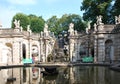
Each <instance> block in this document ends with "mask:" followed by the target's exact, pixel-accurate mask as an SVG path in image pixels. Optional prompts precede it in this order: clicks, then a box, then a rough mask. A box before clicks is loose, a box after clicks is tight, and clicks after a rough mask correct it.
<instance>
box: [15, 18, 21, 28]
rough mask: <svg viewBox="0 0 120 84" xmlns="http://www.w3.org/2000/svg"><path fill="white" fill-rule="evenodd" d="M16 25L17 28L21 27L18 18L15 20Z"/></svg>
mask: <svg viewBox="0 0 120 84" xmlns="http://www.w3.org/2000/svg"><path fill="white" fill-rule="evenodd" d="M14 25H15V28H19V27H20V20H18V21H17V20H16V19H15V21H14Z"/></svg>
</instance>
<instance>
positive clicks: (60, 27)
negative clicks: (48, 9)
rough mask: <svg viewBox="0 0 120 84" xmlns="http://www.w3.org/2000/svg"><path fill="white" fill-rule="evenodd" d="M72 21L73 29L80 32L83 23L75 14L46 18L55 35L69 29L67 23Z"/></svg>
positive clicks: (82, 28) (83, 27)
mask: <svg viewBox="0 0 120 84" xmlns="http://www.w3.org/2000/svg"><path fill="white" fill-rule="evenodd" d="M71 22H72V23H74V28H75V30H77V31H79V32H81V31H83V30H85V23H84V22H83V21H82V18H81V17H80V16H79V15H76V14H64V15H63V16H62V17H61V18H57V17H56V16H52V17H51V18H49V19H48V20H47V24H48V26H49V28H50V30H51V31H52V32H54V33H55V35H58V34H60V33H61V32H62V31H67V30H68V29H69V24H70V23H71Z"/></svg>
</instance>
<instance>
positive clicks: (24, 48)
mask: <svg viewBox="0 0 120 84" xmlns="http://www.w3.org/2000/svg"><path fill="white" fill-rule="evenodd" d="M22 56H23V59H26V45H25V44H22Z"/></svg>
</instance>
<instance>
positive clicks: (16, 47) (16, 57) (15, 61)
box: [13, 41, 20, 64]
mask: <svg viewBox="0 0 120 84" xmlns="http://www.w3.org/2000/svg"><path fill="white" fill-rule="evenodd" d="M19 63H20V44H19V41H14V42H13V64H19Z"/></svg>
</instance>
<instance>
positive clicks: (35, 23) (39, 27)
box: [28, 15, 45, 33]
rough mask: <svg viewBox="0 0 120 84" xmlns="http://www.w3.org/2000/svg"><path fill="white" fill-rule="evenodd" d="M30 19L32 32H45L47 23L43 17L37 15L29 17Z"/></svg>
mask: <svg viewBox="0 0 120 84" xmlns="http://www.w3.org/2000/svg"><path fill="white" fill-rule="evenodd" d="M28 17H29V19H30V25H31V30H32V32H35V33H39V32H40V31H43V28H44V23H45V21H44V19H42V17H38V16H35V15H29V16H28Z"/></svg>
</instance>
